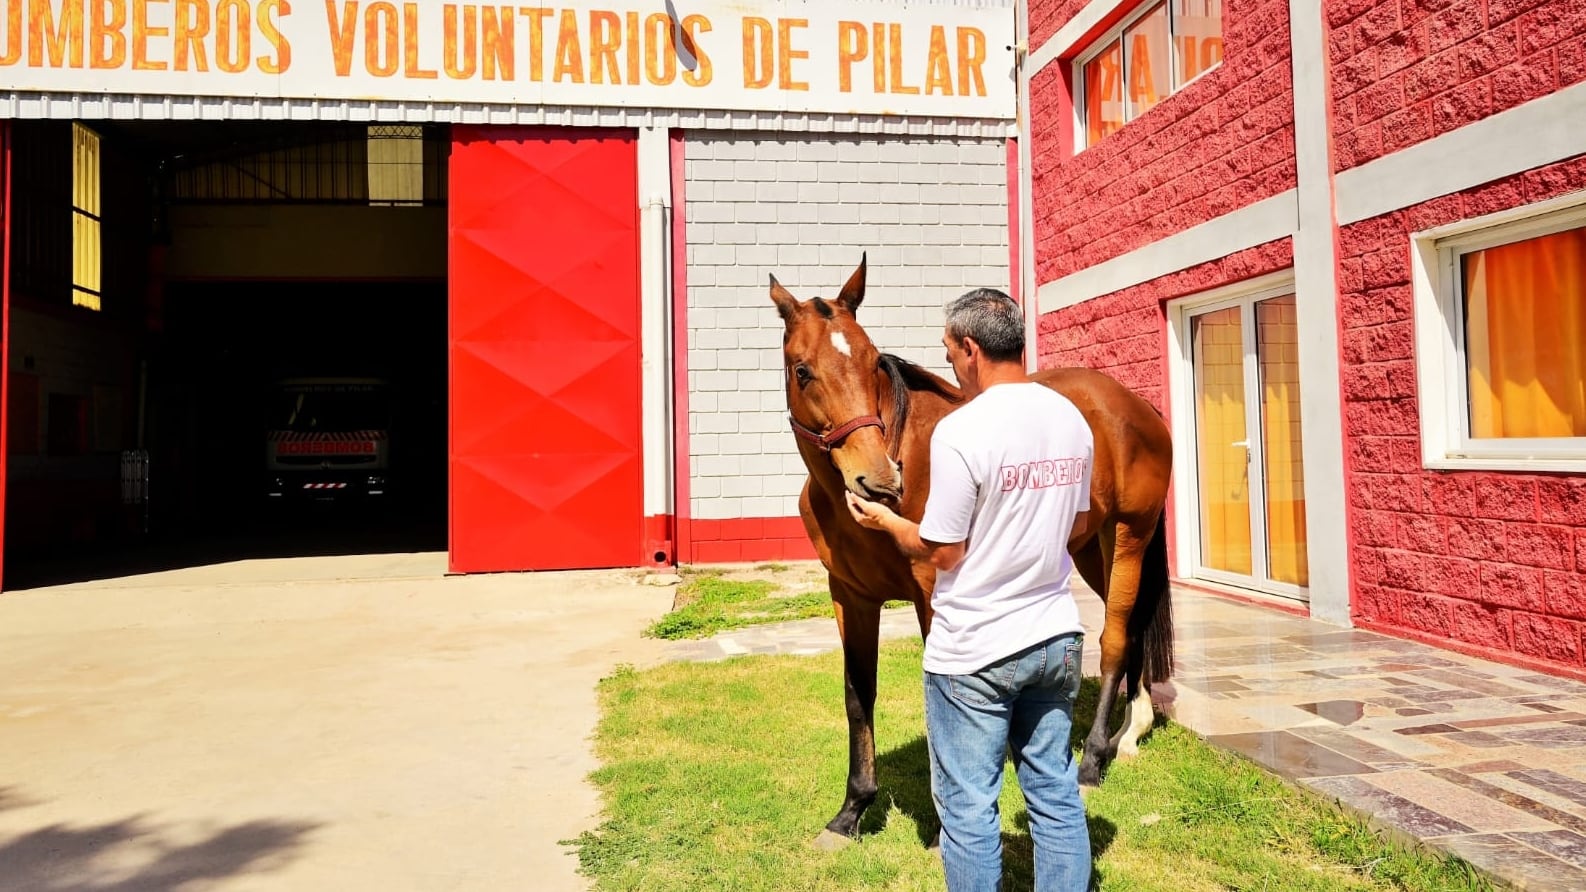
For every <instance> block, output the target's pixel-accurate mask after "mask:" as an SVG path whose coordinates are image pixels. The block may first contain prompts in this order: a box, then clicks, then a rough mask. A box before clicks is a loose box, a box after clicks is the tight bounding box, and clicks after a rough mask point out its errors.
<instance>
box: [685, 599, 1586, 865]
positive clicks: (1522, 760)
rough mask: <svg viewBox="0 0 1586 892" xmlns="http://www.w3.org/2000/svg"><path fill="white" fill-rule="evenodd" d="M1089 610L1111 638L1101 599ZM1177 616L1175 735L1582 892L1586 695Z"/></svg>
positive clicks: (1188, 613)
mask: <svg viewBox="0 0 1586 892" xmlns="http://www.w3.org/2000/svg"><path fill="white" fill-rule="evenodd" d="M1079 600H1080V605H1081V609H1082V613H1083V614H1084V616H1085V622H1086V628H1087V629H1090V630H1091V631H1092V633H1095V632H1097V631H1099V630H1100V628H1101V611H1100V603H1101V602H1100V599H1098V598H1096V597H1095V596H1094V595H1093V594H1090V593H1089V592H1085V593H1082V594H1081V595H1080V596H1079ZM1174 601H1175V605H1176V607H1175V618H1176V624H1177V629H1178V662H1177V668H1176V672H1175V681H1174V683H1173V684H1171V685H1166V686H1161V687H1163V688H1165V689H1164V690H1159V691H1156V692H1155V694H1156V698H1157V701H1158V704H1159V705H1160V706H1161V707H1162V708H1163V709H1165V710H1166V711H1167V712H1168V714H1169V715H1171V716H1172V717H1173V718H1174V719H1175V720H1177V721H1178V722H1180V723H1181V724H1183V725H1186V726H1187V727H1190V728H1193V729H1194V730H1195V731H1197V732H1199V733H1200V734H1202V735H1203V736H1205V737H1206V738H1207V739H1208V740H1210V741H1211V742H1213V743H1214V744H1217V745H1219V746H1223V747H1227V748H1229V749H1232V750H1236V751H1238V752H1240V753H1243V754H1245V755H1247V756H1249V757H1250V758H1252V759H1255V760H1256V761H1258V762H1260V763H1262V764H1263V765H1266V766H1267V767H1269V768H1271V769H1273V770H1275V771H1277V772H1278V773H1280V774H1282V775H1283V776H1285V777H1288V778H1291V779H1293V780H1295V781H1297V782H1299V783H1302V784H1305V785H1307V786H1310V787H1312V788H1315V789H1317V790H1320V791H1322V792H1324V793H1326V794H1328V795H1331V796H1335V797H1337V798H1338V799H1340V800H1342V801H1343V802H1344V803H1346V804H1348V805H1351V806H1354V807H1355V808H1358V809H1360V810H1362V811H1364V812H1366V813H1368V814H1371V815H1373V816H1374V817H1375V818H1376V819H1377V820H1378V821H1380V822H1382V823H1384V824H1387V825H1390V826H1392V827H1395V828H1398V829H1399V830H1402V831H1404V832H1406V833H1409V834H1411V835H1413V836H1415V837H1418V838H1420V839H1422V840H1425V841H1426V842H1427V843H1429V844H1432V845H1435V846H1440V847H1443V848H1446V849H1449V850H1451V851H1454V852H1457V853H1458V854H1459V855H1460V856H1462V857H1464V858H1465V859H1466V860H1468V861H1470V862H1471V863H1473V864H1475V865H1476V866H1478V867H1480V868H1482V869H1484V870H1486V871H1487V872H1488V873H1490V874H1491V875H1493V876H1494V877H1496V878H1498V879H1500V880H1502V881H1506V882H1508V883H1510V884H1512V885H1514V886H1516V887H1518V888H1523V889H1546V890H1555V889H1556V890H1582V889H1586V684H1581V683H1578V682H1575V681H1572V680H1568V679H1564V678H1555V677H1551V676H1547V675H1541V674H1538V673H1536V672H1534V671H1531V670H1526V669H1519V668H1515V667H1511V666H1505V665H1502V664H1497V663H1491V662H1487V661H1484V660H1478V659H1475V658H1472V657H1467V656H1463V655H1461V654H1457V653H1452V652H1449V651H1443V650H1438V649H1437V648H1433V647H1429V646H1426V645H1423V644H1418V643H1415V642H1411V641H1403V640H1400V639H1397V638H1390V637H1387V636H1384V635H1378V634H1374V633H1371V632H1364V631H1353V630H1346V629H1340V628H1339V627H1336V626H1330V625H1326V624H1324V623H1318V622H1314V621H1311V620H1307V619H1302V618H1299V617H1294V616H1290V615H1288V614H1285V613H1282V612H1279V611H1275V610H1269V609H1264V608H1260V607H1253V606H1249V605H1246V604H1241V603H1236V602H1233V601H1229V600H1225V599H1222V598H1217V597H1213V596H1208V595H1203V594H1199V593H1195V592H1189V591H1178V592H1176V593H1175V595H1174ZM915 634H918V629H917V628H916V626H915V619H914V612H913V611H912V610H907V609H902V610H889V611H886V612H885V614H884V615H883V619H882V635H883V636H884V637H898V636H903V635H915ZM836 645H837V635H836V628H835V624H834V623H833V622H832V621H831V620H829V619H821V620H804V621H800V622H794V623H785V624H781V625H778V626H759V627H753V628H750V629H745V630H740V631H735V632H732V633H726V634H723V635H721V636H718V637H717V638H714V639H711V640H709V641H702V642H676V643H674V644H673V645H671V648H672V651H671V655H672V656H673V658H675V659H689V660H709V659H721V658H723V657H726V656H732V655H737V654H747V653H817V652H820V651H824V650H829V649H831V648H833V647H835V646H836ZM1095 650H1096V649H1095V648H1094V647H1088V648H1087V649H1086V651H1087V652H1086V655H1085V656H1086V661H1087V667H1088V668H1087V673H1088V674H1095V672H1096V671H1097V670H1096V660H1097V655H1096V653H1095ZM1146 748H1147V750H1148V749H1149V743H1147V744H1146Z"/></svg>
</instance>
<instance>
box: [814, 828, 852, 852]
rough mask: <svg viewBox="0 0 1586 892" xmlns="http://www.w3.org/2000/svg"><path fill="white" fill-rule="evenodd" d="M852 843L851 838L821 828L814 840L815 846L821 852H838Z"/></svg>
mask: <svg viewBox="0 0 1586 892" xmlns="http://www.w3.org/2000/svg"><path fill="white" fill-rule="evenodd" d="M853 844H854V841H853V840H852V839H850V838H848V837H846V836H844V835H842V834H841V833H833V832H832V831H830V830H822V831H821V832H820V835H819V836H817V837H815V842H814V846H815V848H816V849H818V850H820V851H822V852H839V851H842V850H843V849H846V848H848V847H849V846H851V845H853Z"/></svg>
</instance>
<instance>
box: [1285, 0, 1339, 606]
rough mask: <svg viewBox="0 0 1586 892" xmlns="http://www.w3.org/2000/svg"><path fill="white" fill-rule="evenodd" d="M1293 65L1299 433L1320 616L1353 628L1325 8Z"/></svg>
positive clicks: (1301, 41) (1305, 13) (1293, 27)
mask: <svg viewBox="0 0 1586 892" xmlns="http://www.w3.org/2000/svg"><path fill="white" fill-rule="evenodd" d="M1289 29H1290V31H1289V33H1290V41H1291V48H1292V54H1293V63H1294V151H1295V158H1294V167H1295V172H1296V179H1297V180H1298V183H1297V203H1298V207H1299V226H1298V229H1297V231H1296V232H1295V235H1294V303H1295V312H1296V319H1297V322H1298V326H1299V330H1300V331H1301V332H1303V336H1302V337H1301V338H1300V344H1299V347H1300V433H1301V445H1300V449H1301V456H1302V458H1303V461H1304V463H1305V535H1306V548H1307V555H1308V560H1307V563H1308V565H1309V572H1310V586H1309V588H1310V597H1311V615H1312V616H1314V617H1316V618H1317V619H1320V620H1324V621H1326V622H1331V623H1339V624H1342V625H1348V624H1349V623H1350V616H1349V525H1348V520H1347V519H1346V517H1345V514H1344V512H1345V509H1346V508H1347V507H1348V496H1347V494H1346V493H1347V490H1346V489H1345V486H1344V433H1343V417H1344V415H1343V412H1344V407H1343V397H1342V394H1341V386H1340V381H1339V362H1338V351H1339V346H1338V258H1337V250H1338V249H1337V240H1336V239H1335V237H1334V236H1335V233H1336V231H1337V222H1336V221H1337V214H1336V212H1335V207H1334V191H1333V159H1332V155H1331V153H1330V151H1329V148H1328V146H1329V144H1328V130H1329V128H1330V126H1331V122H1330V121H1329V120H1328V104H1327V95H1328V90H1329V85H1328V83H1327V30H1326V23H1325V21H1324V20H1323V18H1322V9H1321V5H1320V4H1318V3H1315V2H1314V0H1289Z"/></svg>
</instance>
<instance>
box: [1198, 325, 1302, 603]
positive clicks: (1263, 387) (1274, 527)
mask: <svg viewBox="0 0 1586 892" xmlns="http://www.w3.org/2000/svg"><path fill="white" fill-rule="evenodd" d="M1188 321H1189V326H1188V339H1189V344H1188V348H1189V349H1188V351H1187V353H1188V356H1189V364H1190V380H1191V386H1192V388H1193V394H1194V410H1195V443H1194V446H1195V473H1196V481H1195V482H1196V501H1197V508H1198V512H1199V527H1198V532H1199V536H1198V538H1199V542H1200V547H1199V552H1198V554H1197V575H1199V576H1202V577H1204V578H1207V579H1210V580H1213V581H1219V582H1225V583H1231V584H1234V585H1240V586H1245V587H1251V588H1257V589H1261V590H1263V591H1270V592H1272V593H1274V594H1282V595H1287V596H1290V597H1298V598H1304V597H1305V586H1306V584H1307V583H1308V582H1309V574H1308V572H1307V564H1306V549H1305V470H1304V465H1303V463H1302V460H1301V455H1300V452H1301V450H1300V374H1299V337H1298V332H1297V329H1296V326H1295V308H1294V296H1293V295H1292V294H1288V295H1281V296H1277V297H1268V298H1265V299H1248V298H1247V299H1241V300H1237V301H1224V302H1222V303H1219V304H1215V305H1212V306H1209V307H1199V308H1196V309H1194V310H1191V311H1190V314H1189V319H1188Z"/></svg>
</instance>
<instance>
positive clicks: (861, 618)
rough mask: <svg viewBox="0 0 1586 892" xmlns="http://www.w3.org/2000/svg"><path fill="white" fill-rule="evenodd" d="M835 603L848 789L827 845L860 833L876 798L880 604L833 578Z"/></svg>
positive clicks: (823, 844)
mask: <svg viewBox="0 0 1586 892" xmlns="http://www.w3.org/2000/svg"><path fill="white" fill-rule="evenodd" d="M832 604H833V606H834V607H835V608H836V612H837V632H838V635H839V636H840V637H841V638H842V643H843V691H844V702H845V704H846V706H847V710H848V792H847V795H846V796H844V798H843V805H842V808H840V809H838V811H837V816H836V817H834V818H832V820H831V823H829V824H827V825H826V829H825V830H824V831H823V832H822V833H821V834H820V836H819V837H817V838H816V840H815V844H816V845H817V846H819V847H820V848H823V849H828V850H829V849H835V848H839V847H841V846H843V845H846V844H847V843H848V842H849V841H850V840H852V839H854V838H856V837H858V835H859V819H860V817H861V816H863V815H864V813H865V809H867V808H869V807H870V803H872V802H874V801H875V798H876V791H877V790H878V789H879V788H878V787H877V785H876V736H875V714H876V650H877V647H878V639H879V637H880V633H881V607H880V605H879V604H872V603H869V602H865V601H860V600H858V599H856V598H853V597H852V596H851V595H849V593H847V592H845V591H843V587H842V586H841V585H840V584H838V582H837V580H835V579H833V580H832Z"/></svg>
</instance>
